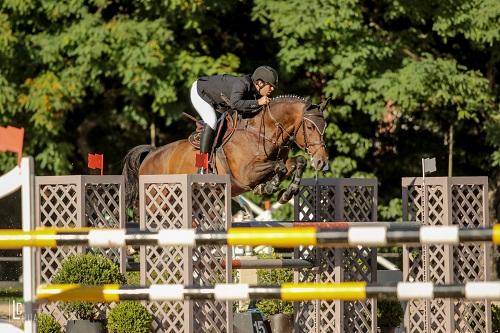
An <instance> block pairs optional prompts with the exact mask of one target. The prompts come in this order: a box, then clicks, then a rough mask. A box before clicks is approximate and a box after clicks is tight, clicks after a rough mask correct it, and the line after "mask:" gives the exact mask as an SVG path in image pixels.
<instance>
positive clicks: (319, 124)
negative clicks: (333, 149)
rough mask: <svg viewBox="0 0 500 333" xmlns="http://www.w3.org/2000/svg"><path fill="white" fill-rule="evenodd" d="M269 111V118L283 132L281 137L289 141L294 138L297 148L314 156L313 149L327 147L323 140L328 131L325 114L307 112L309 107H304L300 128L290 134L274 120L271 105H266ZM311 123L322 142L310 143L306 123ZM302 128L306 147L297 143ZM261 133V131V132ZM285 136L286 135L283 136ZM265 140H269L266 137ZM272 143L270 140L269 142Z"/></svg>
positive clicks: (316, 111)
mask: <svg viewBox="0 0 500 333" xmlns="http://www.w3.org/2000/svg"><path fill="white" fill-rule="evenodd" d="M266 111H268V114H269V117H270V118H271V120H272V121H273V122H274V126H275V127H276V129H279V130H280V131H281V136H282V137H283V138H287V140H289V139H290V138H291V137H293V138H294V140H293V141H294V142H295V144H296V145H297V146H299V148H300V149H303V150H304V151H305V152H306V153H307V154H308V155H310V156H312V152H311V151H310V148H311V147H314V146H318V145H321V146H323V147H325V141H324V140H323V135H324V134H325V130H326V121H325V119H324V117H323V113H322V112H321V111H319V110H317V109H314V110H312V111H308V110H307V105H305V106H304V110H303V112H302V119H301V120H300V124H299V126H297V128H296V129H295V131H294V132H293V133H291V132H288V131H287V130H286V128H285V127H284V126H283V125H282V124H281V123H280V122H279V121H278V120H276V118H274V116H273V114H272V113H271V108H270V107H269V105H266V106H265V108H264V112H266ZM306 121H307V122H310V123H311V124H312V125H313V126H314V127H315V128H316V131H318V133H319V135H320V136H319V137H320V140H319V141H312V142H311V141H310V140H309V139H308V135H307V131H306V125H305V122H306ZM301 127H302V134H303V136H304V145H301V144H299V143H298V142H297V140H296V138H297V133H298V132H299V130H300V128H301ZM259 132H260V131H259ZM283 134H285V135H283ZM264 138H265V139H267V138H266V137H265V135H264ZM269 141H270V140H269Z"/></svg>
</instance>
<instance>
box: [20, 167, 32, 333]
mask: <svg viewBox="0 0 500 333" xmlns="http://www.w3.org/2000/svg"><path fill="white" fill-rule="evenodd" d="M20 171H21V175H20V177H22V179H21V196H22V197H21V198H22V199H21V203H22V219H23V222H22V224H23V230H24V231H30V230H33V229H34V228H35V211H34V193H33V189H34V186H35V182H34V180H35V167H34V162H33V158H32V157H24V158H23V159H22V161H21V170H20ZM34 251H35V249H33V248H30V247H23V298H24V332H25V333H36V320H35V313H36V306H35V304H34V301H35V299H34V295H35V294H34V293H35V253H34Z"/></svg>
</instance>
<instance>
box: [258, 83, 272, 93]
mask: <svg viewBox="0 0 500 333" xmlns="http://www.w3.org/2000/svg"><path fill="white" fill-rule="evenodd" d="M273 91H274V87H273V85H272V84H270V83H268V82H262V81H260V82H259V94H260V95H261V96H269V95H271V93H272V92H273Z"/></svg>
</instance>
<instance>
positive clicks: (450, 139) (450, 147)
mask: <svg viewBox="0 0 500 333" xmlns="http://www.w3.org/2000/svg"><path fill="white" fill-rule="evenodd" d="M452 176H453V124H451V125H450V128H449V130H448V177H452Z"/></svg>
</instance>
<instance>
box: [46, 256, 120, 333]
mask: <svg viewBox="0 0 500 333" xmlns="http://www.w3.org/2000/svg"><path fill="white" fill-rule="evenodd" d="M52 283H79V284H84V285H99V284H106V283H117V284H123V283H125V277H124V276H123V274H122V273H120V269H119V267H118V265H116V264H115V263H113V262H112V261H111V260H109V259H107V258H105V257H103V256H101V255H96V254H79V255H75V256H71V257H68V258H67V259H66V260H64V261H63V263H62V265H61V267H60V268H59V270H58V271H57V272H56V274H55V275H54V276H53V278H52ZM62 307H63V309H64V311H65V312H66V313H73V314H74V315H75V316H76V318H77V320H69V321H68V324H67V325H66V332H67V333H101V332H105V330H104V324H103V322H102V321H100V320H99V318H98V308H97V303H90V302H65V303H63V305H62Z"/></svg>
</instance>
